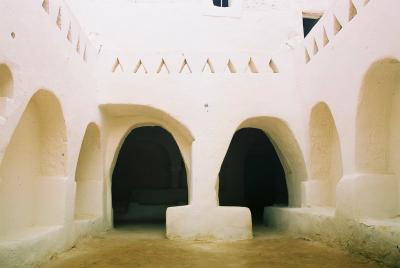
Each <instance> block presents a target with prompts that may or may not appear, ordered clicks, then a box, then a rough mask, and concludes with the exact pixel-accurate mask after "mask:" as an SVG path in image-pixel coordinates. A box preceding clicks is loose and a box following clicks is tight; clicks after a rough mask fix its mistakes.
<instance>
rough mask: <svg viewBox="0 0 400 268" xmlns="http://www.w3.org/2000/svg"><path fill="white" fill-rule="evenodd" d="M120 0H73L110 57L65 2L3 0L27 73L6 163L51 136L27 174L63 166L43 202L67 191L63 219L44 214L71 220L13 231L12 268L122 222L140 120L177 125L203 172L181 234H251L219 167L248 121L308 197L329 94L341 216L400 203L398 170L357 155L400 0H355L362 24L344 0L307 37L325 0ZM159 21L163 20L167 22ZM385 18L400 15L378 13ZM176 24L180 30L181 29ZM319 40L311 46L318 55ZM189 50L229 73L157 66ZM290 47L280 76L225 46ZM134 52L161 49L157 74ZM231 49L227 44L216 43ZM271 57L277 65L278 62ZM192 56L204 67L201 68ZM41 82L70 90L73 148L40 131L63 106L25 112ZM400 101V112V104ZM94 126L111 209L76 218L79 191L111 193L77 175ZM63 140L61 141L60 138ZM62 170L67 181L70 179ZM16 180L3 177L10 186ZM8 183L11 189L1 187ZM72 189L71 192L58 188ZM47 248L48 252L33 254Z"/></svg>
mask: <svg viewBox="0 0 400 268" xmlns="http://www.w3.org/2000/svg"><path fill="white" fill-rule="evenodd" d="M120 1H121V2H118V3H117V2H115V1H101V2H100V0H93V1H72V2H71V4H72V6H73V10H74V11H75V13H76V15H77V17H79V19H80V21H81V22H82V24H83V25H84V26H83V28H84V29H85V31H87V32H91V33H92V34H91V35H92V37H91V39H93V40H94V41H96V42H98V44H103V43H104V45H105V48H104V53H103V52H101V51H100V55H101V58H98V57H97V56H96V54H97V52H98V50H97V49H98V48H99V47H96V49H94V48H93V47H92V45H91V44H90V43H89V41H88V38H87V37H86V36H85V33H84V31H83V30H82V29H81V27H80V26H79V24H78V22H77V20H76V19H75V18H74V16H73V15H72V13H71V12H70V11H69V9H68V7H67V6H65V5H64V2H63V1H60V0H53V1H51V2H50V7H49V12H48V13H49V14H48V13H47V12H46V11H45V10H44V9H43V8H42V1H39V0H35V1H29V2H28V3H24V4H21V3H19V2H15V1H11V0H4V1H1V2H0V10H1V15H2V23H1V24H0V38H1V40H2V42H1V44H0V63H4V64H7V66H8V68H9V69H10V71H11V74H12V78H13V83H12V86H13V90H12V92H13V94H12V96H11V98H8V100H6V101H5V102H4V101H3V102H2V104H5V105H3V107H6V109H3V111H5V112H2V114H1V117H2V118H1V120H0V129H1V131H0V160H1V161H2V165H3V164H4V163H5V164H7V165H6V166H7V167H10V170H11V168H12V170H13V171H12V172H15V171H14V170H16V169H17V168H18V166H17V162H16V161H11V160H13V158H14V157H16V156H15V155H14V153H11V154H7V153H6V152H7V149H8V148H9V147H10V146H11V147H10V148H12V147H14V148H15V152H20V153H21V154H23V155H27V154H24V152H23V151H22V149H24V150H27V151H28V150H29V151H28V152H31V151H36V152H38V151H40V150H37V149H38V148H37V144H40V142H42V141H44V140H45V141H46V142H47V141H49V146H44V147H43V151H42V152H41V153H40V154H42V153H44V157H43V158H37V159H41V160H42V161H41V162H42V163H46V164H45V165H44V166H42V167H41V168H40V169H39V165H40V163H39V161H37V162H35V160H33V158H34V157H33V156H36V155H39V153H32V154H30V156H31V157H32V159H31V158H30V159H28V160H30V161H29V165H31V166H26V169H23V170H21V171H19V170H18V172H23V174H21V176H22V175H23V176H24V177H25V176H26V178H31V177H32V174H35V173H40V172H43V173H46V174H48V175H50V177H46V178H45V180H43V181H42V183H43V184H46V185H48V186H49V187H53V189H55V191H53V192H52V193H51V194H49V193H47V191H45V192H38V193H40V194H41V195H42V196H43V197H44V198H43V199H41V201H40V202H43V203H45V202H46V201H48V200H53V199H54V198H59V199H60V200H61V202H60V203H59V204H61V203H62V204H61V205H60V207H63V208H64V209H63V212H62V213H61V214H58V215H57V220H56V221H48V220H46V219H47V217H48V216H49V213H46V209H45V210H42V211H41V212H40V213H39V214H38V219H39V221H42V220H43V222H40V223H41V224H49V223H50V222H51V224H54V223H55V222H56V223H57V224H58V225H59V226H54V227H53V228H50V229H47V230H45V231H43V230H38V231H37V232H35V233H34V234H30V235H24V239H22V240H21V241H19V242H18V243H16V244H13V245H12V246H11V244H9V243H6V242H4V240H2V241H0V264H1V265H2V266H21V265H24V264H31V263H34V262H38V261H40V260H43V259H44V258H47V257H48V256H50V255H51V254H53V253H54V252H57V251H61V250H65V249H66V248H68V247H69V246H71V245H72V244H73V243H74V241H75V240H76V239H77V238H78V236H81V235H85V234H88V233H90V232H93V231H96V230H100V229H104V228H107V227H110V226H112V211H111V195H110V194H111V192H110V189H111V188H110V186H111V185H110V177H111V174H112V168H113V163H114V162H115V159H116V153H117V152H118V150H119V149H118V148H119V146H120V144H121V142H122V141H123V138H124V136H125V135H126V134H127V133H128V132H129V130H130V129H132V128H133V127H136V126H143V125H160V126H162V127H164V128H166V129H167V130H168V131H170V132H171V134H172V135H173V136H174V138H175V139H176V141H177V143H178V146H179V148H180V150H181V152H182V155H183V158H184V159H185V163H186V166H187V170H188V176H190V179H189V182H188V183H189V192H190V194H189V196H190V204H189V205H188V206H184V207H174V208H170V209H168V212H167V235H168V237H170V238H179V239H207V240H210V239H219V240H225V239H231V240H235V239H248V238H251V237H252V231H251V218H250V214H249V210H248V209H246V208H237V207H236V208H235V207H232V208H221V207H218V205H217V204H218V196H217V193H218V189H217V188H218V187H217V185H218V172H219V169H220V166H221V163H222V161H223V158H224V156H225V153H226V151H227V148H228V146H229V143H230V139H231V137H232V136H233V134H234V133H235V131H236V130H237V129H239V128H241V127H258V128H260V129H262V130H264V131H265V132H266V134H267V135H269V136H270V137H271V138H272V141H273V143H274V146H276V148H277V151H278V153H279V156H280V159H281V161H282V162H283V164H284V166H285V171H286V172H287V173H286V175H287V179H288V181H289V182H290V183H288V185H289V187H290V193H291V194H290V205H291V206H301V205H302V204H303V202H302V201H303V200H304V199H305V198H307V197H305V196H302V195H301V183H302V182H303V181H304V180H305V179H312V178H311V176H310V175H309V174H310V170H312V168H311V167H312V164H311V161H314V160H313V159H312V157H310V156H311V153H310V151H309V150H310V146H309V145H310V144H309V139H308V137H309V127H308V120H309V115H310V111H311V109H312V107H313V106H314V105H315V104H316V103H319V102H321V101H323V102H325V103H327V105H328V106H329V108H330V109H331V112H332V118H333V120H334V123H335V124H336V126H337V131H338V138H339V140H340V146H341V148H342V157H343V177H342V178H341V180H340V181H339V183H338V186H337V189H336V194H337V211H336V213H337V215H338V216H346V217H350V218H364V217H378V218H385V217H389V216H393V215H395V214H394V213H397V205H395V204H398V203H399V199H398V192H399V184H398V179H397V177H396V176H394V175H393V174H389V175H388V174H386V173H383V172H382V170H383V169H382V170H379V172H381V174H379V173H378V174H371V173H366V174H364V173H363V174H360V173H359V171H360V170H359V169H358V168H357V164H356V163H357V161H356V159H357V156H356V151H357V150H356V143H357V142H356V136H357V135H356V133H357V131H356V126H357V124H356V117H357V107H358V103H359V96H360V90H361V88H362V82H363V78H364V75H365V73H366V72H367V70H369V68H370V67H371V65H372V64H373V63H374V62H377V61H379V60H380V59H383V58H395V59H399V58H400V51H399V49H398V48H399V47H400V40H399V39H398V38H397V36H399V34H400V27H399V26H398V24H397V23H392V24H391V23H389V22H396V21H397V17H398V16H397V15H398V14H397V12H396V7H398V6H399V3H398V1H396V0H381V1H374V0H371V1H369V3H368V5H366V6H365V5H364V3H365V2H364V1H361V0H357V1H356V0H354V3H355V5H356V8H357V15H356V16H355V17H354V18H352V20H351V21H350V22H349V1H335V2H334V3H332V6H331V7H330V8H329V9H328V10H327V11H326V12H325V15H324V17H323V18H322V19H321V21H320V23H319V24H318V25H317V26H316V28H315V29H314V30H313V31H312V32H311V33H310V34H309V36H308V37H307V38H306V40H305V41H304V43H303V44H300V45H299V44H298V41H299V40H298V38H299V37H300V36H301V35H302V29H301V12H303V11H304V10H307V9H312V10H314V9H315V10H320V9H321V7H320V6H322V5H325V4H323V3H322V2H318V4H315V5H314V3H313V4H310V3H311V1H305V2H303V1H302V2H301V3H300V2H298V3H295V2H294V1H287V2H283V1H280V2H277V1H272V0H271V1H262V2H260V3H259V4H255V2H249V1H244V2H243V4H244V8H243V10H242V15H241V17H240V18H232V17H218V18H217V17H212V16H204V15H203V13H202V8H201V3H200V1H173V2H171V3H170V2H168V4H165V3H160V2H159V1H158V2H157V3H150V2H146V3H144V2H142V1H140V2H132V1H122V0H120ZM321 3H322V4H321ZM246 5H247V6H246ZM310 5H311V7H310ZM326 5H328V4H326ZM59 6H61V7H62V16H61V17H58V13H59V9H58V7H59ZM156 7H157V8H156ZM388 7H390V8H388ZM322 9H323V8H322ZM110 11H114V12H110ZM333 15H335V16H336V17H337V19H338V21H339V22H340V23H341V25H342V29H341V31H340V32H338V33H336V34H335V29H338V27H337V25H335V24H334V17H333ZM17 17H19V18H29V21H28V22H27V21H26V20H17V19H15V18H17ZM104 18H107V19H104ZM57 21H58V22H59V23H58V25H60V27H58V25H57ZM154 21H161V23H159V24H157V25H156V26H154ZM382 21H386V22H388V23H386V24H384V23H376V22H382ZM95 22H98V24H97V25H96V24H95ZM70 23H71V31H70V27H69V25H70ZM138 25H139V26H138ZM271 25H272V26H271ZM324 28H325V32H326V35H324ZM171 29H174V31H172V33H171ZM210 29H212V30H210ZM12 33H13V34H12ZM38 37H40V38H38ZM314 40H315V41H314ZM328 40H329V42H328V43H327V41H328ZM286 41H288V42H287V43H286ZM292 41H293V42H292ZM78 43H79V46H78ZM285 43H286V44H285ZM27 44H29V46H27ZM282 45H283V48H284V49H282ZM293 47H294V48H295V50H294V53H293V51H292V48H293ZM85 48H86V49H85ZM305 48H306V49H307V51H308V54H309V56H310V60H309V62H308V63H307V64H306V61H305ZM187 50H191V51H192V52H193V51H194V52H193V54H192V59H194V60H193V62H196V61H197V62H200V63H199V64H197V65H198V66H200V68H198V69H201V68H202V67H203V66H204V62H203V61H202V59H201V58H203V60H204V58H205V59H207V58H208V57H211V56H210V55H213V57H215V60H214V65H215V66H214V68H215V73H211V74H206V73H201V71H197V72H192V73H191V74H187V75H179V74H176V73H175V74H173V73H172V72H170V73H169V74H156V73H157V72H156V70H157V68H158V66H159V63H160V61H159V59H160V58H161V57H159V55H160V54H161V53H164V52H165V53H172V54H174V53H175V54H181V53H182V51H183V52H185V53H186V51H187ZM276 50H280V57H279V60H278V61H276V66H275V67H278V69H279V72H275V71H274V72H272V71H273V70H272V69H271V71H270V72H267V71H265V72H259V73H246V72H245V71H244V70H243V71H240V72H238V73H236V74H234V73H225V70H226V67H227V61H226V62H225V61H223V60H221V58H222V56H224V55H225V56H226V55H228V54H229V55H230V56H229V57H233V56H238V55H239V56H240V53H245V54H246V53H247V54H246V55H247V56H249V55H251V54H253V53H254V54H257V53H260V54H262V55H263V56H264V57H265V58H270V57H266V55H268V54H272V52H273V51H276ZM85 51H86V53H85ZM132 51H133V52H134V53H137V54H140V53H144V54H145V53H148V54H150V55H151V54H156V55H158V56H157V59H156V60H153V61H154V62H155V63H154V64H153V65H154V66H155V67H154V68H152V69H154V70H153V71H152V72H149V74H147V75H138V76H135V75H133V74H132V71H131V70H132V69H133V67H134V66H135V64H136V62H135V60H133V59H131V58H130V57H132V58H134V56H132ZM221 51H224V53H216V52H221ZM119 53H121V55H122V57H121V62H123V63H124V64H123V66H124V68H125V72H122V71H121V72H120V71H118V72H115V73H112V72H111V71H112V69H113V68H112V66H113V64H115V62H116V56H117V55H116V54H119ZM187 54H189V53H187ZM215 54H217V56H215ZM232 55H233V56H232ZM153 56H154V55H153ZM247 56H246V57H245V58H246V59H247V60H244V61H243V62H244V64H243V66H245V67H246V68H247V65H248V59H249V58H248V57H247ZM229 57H228V58H229ZM147 58H151V57H150V56H146V59H147ZM149 61H150V60H149ZM246 61H247V62H246ZM150 62H151V61H150ZM261 62H263V61H261ZM265 62H266V63H267V64H268V60H266V61H265ZM125 63H128V64H125ZM191 64H192V65H191V67H193V66H195V65H196V64H193V63H191ZM267 64H265V65H263V64H260V63H257V66H265V67H267ZM116 66H117V67H118V65H116ZM178 66H179V64H178ZM270 67H271V66H270ZM259 68H260V69H261V67H259ZM120 69H121V68H120V67H118V70H120ZM193 69H194V68H193ZM243 69H245V68H243ZM273 69H276V68H273ZM38 89H47V90H49V91H51V92H53V93H54V95H55V96H57V98H58V99H59V102H60V106H61V107H62V112H63V117H64V120H65V122H64V123H65V135H61V136H60V135H56V136H58V137H63V138H62V139H64V138H65V141H64V142H65V146H66V149H65V151H66V152H68V154H65V155H60V154H53V153H52V152H54V147H53V146H51V144H53V143H52V141H53V140H52V139H48V138H47V136H40V135H41V134H40V133H39V130H37V131H36V132H35V126H34V122H35V120H36V119H34V118H35V116H33V115H34V114H35V113H48V111H47V110H46V109H43V107H47V108H51V105H46V106H41V107H38V108H37V110H38V111H36V112H32V113H31V112H29V113H28V117H27V118H30V117H31V116H32V118H33V119H32V121H29V120H28V121H29V122H25V121H24V120H25V119H24V117H23V116H22V114H23V112H24V110H25V109H26V107H27V104H28V102H29V100H30V98H31V97H32V95H33V94H34V93H35V92H36V91H37V90H38ZM396 94H397V91H395V98H394V102H393V103H397V97H396ZM99 105H100V106H101V108H100V112H99V109H98V108H99V107H98V106H99ZM392 108H393V111H392V113H393V114H395V113H396V112H397V105H396V104H395V105H393V107H392ZM29 109H30V108H29ZM52 116H53V114H50V115H49V117H48V120H45V122H46V123H47V122H51V121H52ZM21 118H22V121H21ZM101 119H103V120H104V121H102V120H101ZM26 120H27V119H26ZM391 121H392V122H391ZM397 121H398V120H396V117H392V118H389V119H388V120H387V122H391V124H392V128H391V129H390V131H389V132H388V133H387V134H385V135H387V136H388V137H390V143H391V144H393V146H391V147H390V158H388V159H390V161H389V162H390V163H389V164H388V166H389V167H390V170H393V171H395V172H397V170H395V168H394V167H393V166H394V163H395V160H396V159H397V158H398V155H397V153H396V152H397V150H395V149H394V148H396V145H397V139H396V137H397V135H396V133H397V130H398V126H397V123H396V122H397ZM90 122H96V123H98V124H99V125H100V126H101V131H102V132H104V134H103V133H102V137H101V142H102V146H103V148H105V150H104V151H103V155H102V156H103V158H102V161H103V168H104V170H103V171H102V172H104V174H103V177H104V178H102V179H104V181H103V183H104V188H103V192H104V195H103V215H105V216H104V217H100V218H99V217H98V218H96V219H92V220H87V219H86V220H83V221H82V220H80V221H74V218H75V215H76V207H75V204H74V201H73V200H75V197H76V194H78V195H80V191H82V192H83V191H88V193H89V195H90V196H91V197H96V198H98V196H99V191H100V190H101V186H100V184H98V190H96V189H97V188H96V187H88V186H87V185H86V184H82V185H80V186H82V187H77V189H76V185H75V181H78V179H79V178H75V174H77V175H76V176H77V177H79V176H81V175H82V176H83V177H86V175H84V173H86V171H87V172H89V171H90V169H84V170H85V172H83V173H81V171H76V166H77V165H78V166H79V162H80V160H78V159H79V154H80V152H81V146H82V141H83V140H84V135H85V129H86V127H87V125H88V124H89V123H90ZM18 124H22V125H23V126H24V127H23V128H22V130H25V129H26V128H29V129H32V130H33V135H32V136H29V137H26V133H25V132H26V131H22V132H18V131H17V132H16V134H18V135H16V136H13V133H14V131H15V130H16V128H17V126H18ZM42 124H43V122H42ZM61 125H63V124H61ZM59 126H60V125H59V124H49V125H48V126H46V127H43V130H44V131H45V132H52V131H51V129H50V130H49V129H47V128H48V127H50V128H51V127H53V128H55V130H54V133H57V132H58V130H60V128H59ZM35 133H37V134H35ZM19 135H21V136H19ZM41 137H42V138H41ZM43 137H45V138H43ZM14 139H17V140H19V139H26V141H30V142H31V144H32V145H31V146H29V147H25V148H21V147H20V145H19V144H18V145H16V146H13V140H14ZM35 141H38V142H35ZM56 143H57V144H59V143H60V140H58V141H57V142H56ZM84 143H85V142H84ZM34 144H36V145H34ZM11 151H14V150H11ZM56 151H57V150H56ZM48 152H50V153H48ZM35 159H36V158H35ZM83 159H86V158H85V157H83ZM380 159H381V158H380ZM53 161H54V162H53ZM82 161H83V162H81V163H80V164H82V165H83V166H85V162H86V161H85V160H82ZM382 162H385V163H386V162H387V160H385V161H382ZM313 164H315V162H313ZM317 164H318V163H317ZM88 166H90V164H89V165H88ZM379 166H381V164H380V165H379ZM324 169H325V168H324ZM96 171H98V170H96ZM8 172H11V171H9V170H8V169H4V170H3V169H1V174H2V176H1V177H4V176H3V173H4V174H6V175H7V174H9V173H8ZM25 172H26V173H25ZM90 172H91V173H92V172H93V173H94V172H95V171H93V170H91V171H90ZM13 174H17V173H13ZM96 174H97V172H96ZM189 174H190V175H189ZM7 176H8V175H7ZM53 176H59V177H63V179H61V180H58V181H57V180H54V177H53ZM94 177H97V175H95V176H94ZM4 181H5V180H4V179H1V181H0V183H1V184H3V182H4ZM99 181H100V180H99ZM53 183H54V185H49V184H53ZM38 186H39V187H40V186H41V185H40V184H38ZM38 189H39V188H38ZM40 189H44V188H40ZM89 189H91V190H89ZM6 190H7V187H4V189H3V188H2V189H0V191H6ZM60 192H63V195H60V196H57V197H56V196H55V195H56V194H57V193H60ZM9 194H10V193H8V192H7V194H6V195H4V198H5V197H7V196H8V197H10V196H9ZM317 195H318V193H317ZM371 197H372V198H371ZM1 198H3V197H1ZM10 198H11V197H10ZM10 200H11V199H10ZM85 202H86V201H85ZM88 202H89V201H88ZM77 204H79V201H78V202H77ZM48 205H49V208H48V209H54V207H51V206H52V205H53V204H48ZM1 208H2V209H3V208H5V209H6V210H2V211H1V212H0V213H3V211H7V213H10V214H9V215H12V217H22V216H21V215H17V214H16V213H14V214H13V213H12V212H9V211H8V210H7V208H8V207H5V206H3V205H1ZM23 209H25V208H23ZM84 210H86V208H85V209H84ZM78 214H79V213H78ZM10 217H11V216H10ZM8 226H10V224H9V225H8ZM8 228H9V227H7V226H6V227H5V230H11V229H8ZM21 228H22V227H21ZM6 233H8V231H7V232H6ZM382 241H384V239H383V240H382ZM33 247H34V248H35V249H36V250H35V253H34V254H32V255H29V258H24V257H25V256H28V252H30V249H31V248H33Z"/></svg>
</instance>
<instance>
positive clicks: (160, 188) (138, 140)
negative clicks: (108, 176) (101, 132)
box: [112, 127, 188, 226]
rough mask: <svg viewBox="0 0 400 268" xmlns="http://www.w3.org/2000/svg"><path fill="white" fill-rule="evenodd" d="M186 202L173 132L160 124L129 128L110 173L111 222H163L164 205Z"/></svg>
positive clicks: (183, 178) (182, 169) (165, 208)
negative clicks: (112, 220)
mask: <svg viewBox="0 0 400 268" xmlns="http://www.w3.org/2000/svg"><path fill="white" fill-rule="evenodd" d="M186 204H188V188H187V176H186V168H185V164H184V161H183V158H182V155H181V153H180V150H179V147H178V145H177V144H176V142H175V140H174V138H173V137H172V135H171V134H170V133H169V132H168V131H166V130H165V129H163V128H161V127H140V128H136V129H134V130H132V131H131V132H130V133H129V135H128V136H127V137H126V139H125V141H124V143H123V145H122V147H121V150H120V152H119V155H118V158H117V162H116V164H115V168H114V171H113V174H112V207H113V216H114V225H116V226H117V225H119V224H131V223H156V222H159V223H165V214H166V210H167V207H170V206H177V205H186Z"/></svg>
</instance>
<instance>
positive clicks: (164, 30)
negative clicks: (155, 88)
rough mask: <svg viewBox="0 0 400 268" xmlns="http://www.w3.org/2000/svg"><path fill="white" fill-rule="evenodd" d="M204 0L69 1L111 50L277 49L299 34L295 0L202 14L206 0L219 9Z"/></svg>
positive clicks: (84, 23) (94, 35)
mask: <svg viewBox="0 0 400 268" xmlns="http://www.w3.org/2000/svg"><path fill="white" fill-rule="evenodd" d="M207 1H208V0H204V1H203V0H197V1H196V0H192V1H129V0H117V1H115V0H114V1H111V0H92V1H78V0H68V3H69V4H70V6H71V8H72V10H74V13H75V14H76V15H77V17H78V19H79V21H80V22H81V24H82V26H83V27H84V29H85V31H86V32H87V33H89V34H90V36H91V38H93V40H95V42H96V43H98V44H103V45H104V48H106V49H112V50H129V51H131V52H135V51H136V52H137V51H150V52H159V51H163V52H165V51H172V52H174V51H205V52H211V51H216V52H221V51H253V52H257V51H258V52H259V51H275V50H278V48H279V46H281V45H282V44H283V43H284V42H286V41H287V40H288V39H291V38H295V37H296V36H302V25H301V9H302V7H301V6H300V5H301V3H299V2H297V1H293V0H289V1H276V0H266V1H249V0H248V1H244V3H243V4H242V5H241V6H240V7H239V8H240V9H241V12H239V16H233V17H231V16H229V12H227V16H213V15H206V14H207V12H206V11H207V10H206V8H205V6H207V3H209V5H210V4H211V5H210V6H211V7H209V8H211V9H218V8H216V7H212V1H208V2H207ZM205 2H206V3H205ZM238 2H240V1H238ZM220 9H221V8H220ZM228 9H229V8H228ZM212 14H215V12H214V13H212ZM104 18H106V19H104ZM272 25H273V27H271V26H272ZM194 33H195V34H194Z"/></svg>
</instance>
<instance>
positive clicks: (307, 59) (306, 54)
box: [304, 49, 311, 63]
mask: <svg viewBox="0 0 400 268" xmlns="http://www.w3.org/2000/svg"><path fill="white" fill-rule="evenodd" d="M304 51H305V59H306V63H309V62H310V60H311V58H310V54H309V53H308V50H307V49H305V50H304Z"/></svg>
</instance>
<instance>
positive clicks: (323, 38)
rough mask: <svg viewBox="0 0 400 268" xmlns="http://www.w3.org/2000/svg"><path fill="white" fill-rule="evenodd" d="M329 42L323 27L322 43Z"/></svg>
mask: <svg viewBox="0 0 400 268" xmlns="http://www.w3.org/2000/svg"><path fill="white" fill-rule="evenodd" d="M328 43H329V38H328V34H327V33H326V29H325V27H324V28H323V30H322V44H323V45H324V46H326V45H327V44H328Z"/></svg>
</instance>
